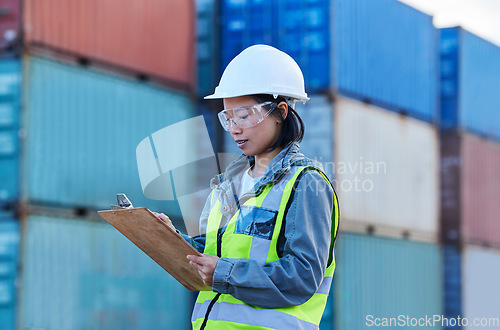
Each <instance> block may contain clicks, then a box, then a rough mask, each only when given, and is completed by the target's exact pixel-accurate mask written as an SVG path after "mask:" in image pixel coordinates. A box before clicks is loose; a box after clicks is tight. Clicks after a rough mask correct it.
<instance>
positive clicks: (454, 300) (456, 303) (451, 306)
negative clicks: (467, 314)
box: [442, 245, 463, 330]
mask: <svg viewBox="0 0 500 330" xmlns="http://www.w3.org/2000/svg"><path fill="white" fill-rule="evenodd" d="M442 251H443V269H444V271H443V275H444V316H445V317H446V318H448V319H451V318H454V319H458V317H459V316H463V313H462V292H461V290H462V271H461V270H462V262H461V261H462V256H461V255H460V250H459V249H458V248H457V247H456V246H453V245H444V246H443V249H442ZM443 328H444V329H446V330H452V329H453V330H455V329H457V330H458V329H460V326H459V325H457V324H454V323H451V322H449V323H447V324H446V323H445V324H444V327H443Z"/></svg>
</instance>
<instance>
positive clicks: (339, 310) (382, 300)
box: [331, 234, 443, 330]
mask: <svg viewBox="0 0 500 330" xmlns="http://www.w3.org/2000/svg"><path fill="white" fill-rule="evenodd" d="M336 254H337V256H338V257H337V268H336V270H335V276H334V285H333V289H332V292H331V294H333V295H335V304H334V308H335V311H334V319H335V329H336V330H344V329H345V330H351V329H365V328H370V327H373V326H377V325H378V326H380V325H381V324H382V323H383V322H384V321H383V319H384V318H387V319H389V318H396V320H398V318H399V317H400V315H402V316H403V318H404V319H405V322H408V323H407V326H411V324H410V323H409V322H414V321H412V320H409V321H407V318H406V316H408V317H409V318H410V319H419V318H422V317H425V316H426V315H427V316H429V317H432V315H442V299H443V287H442V269H441V267H442V266H441V265H442V258H441V254H440V251H439V248H438V246H436V245H433V244H427V243H420V242H412V241H407V240H397V239H390V238H382V237H375V236H365V235H357V234H341V235H340V236H339V241H338V243H337V247H336ZM398 321H399V320H398ZM387 322H393V323H392V326H391V327H390V328H391V329H393V328H396V325H397V323H394V321H390V320H387ZM434 325H435V326H434V327H433V326H428V325H427V324H426V326H425V329H441V328H442V327H441V324H440V323H439V324H434ZM399 326H401V324H399ZM413 326H415V325H413ZM388 328H389V327H388Z"/></svg>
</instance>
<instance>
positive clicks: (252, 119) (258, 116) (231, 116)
mask: <svg viewBox="0 0 500 330" xmlns="http://www.w3.org/2000/svg"><path fill="white" fill-rule="evenodd" d="M276 106H277V104H276V103H275V102H264V103H260V104H256V105H252V106H250V107H238V108H233V109H226V110H222V111H221V112H219V121H220V124H221V125H222V127H223V128H224V129H225V130H226V131H229V130H230V129H231V127H232V124H234V125H236V126H238V127H239V128H248V127H252V126H255V125H257V124H258V123H260V122H262V121H263V120H264V119H265V118H266V117H267V116H268V115H269V114H270V113H271V112H273V110H274V109H276Z"/></svg>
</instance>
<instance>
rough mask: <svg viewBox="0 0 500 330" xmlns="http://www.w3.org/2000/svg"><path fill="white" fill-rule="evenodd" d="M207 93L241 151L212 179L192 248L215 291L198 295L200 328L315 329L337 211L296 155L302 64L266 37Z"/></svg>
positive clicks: (327, 187) (318, 177)
mask: <svg viewBox="0 0 500 330" xmlns="http://www.w3.org/2000/svg"><path fill="white" fill-rule="evenodd" d="M206 98H207V99H220V98H222V99H223V103H224V109H225V110H223V111H221V112H220V113H219V119H220V122H221V124H222V126H223V128H224V129H225V130H226V131H229V132H230V134H231V136H232V137H233V139H234V140H235V143H236V144H237V145H238V147H239V148H240V149H241V150H242V152H243V154H242V155H241V156H240V157H239V158H237V159H236V160H235V161H233V162H232V163H231V164H229V165H228V167H227V169H226V171H225V172H224V173H222V174H219V175H218V176H216V177H215V178H213V179H212V180H211V183H210V185H211V188H212V193H211V194H210V196H209V197H208V199H207V202H206V205H205V208H204V210H203V212H202V215H201V219H200V229H201V232H202V235H201V236H199V237H195V238H191V237H187V236H185V239H186V240H187V241H188V242H190V243H191V244H192V245H193V246H194V247H195V248H196V249H197V250H198V251H200V252H202V253H203V257H197V256H188V259H189V260H190V264H191V265H193V267H196V268H197V269H198V272H199V273H200V275H201V277H202V278H203V281H204V282H205V284H207V285H209V286H211V287H212V291H202V292H200V293H199V295H198V299H197V301H196V305H195V308H194V310H193V316H192V322H193V328H194V329H231V328H237V329H246V328H250V329H260V328H262V329H284V328H289V329H317V328H318V325H319V322H320V320H321V316H322V314H323V311H324V308H325V305H326V300H327V295H328V292H329V289H330V284H331V279H332V276H333V271H334V268H335V261H334V255H333V245H334V241H335V236H336V233H337V228H338V221H339V210H338V203H337V198H336V195H335V192H334V190H333V187H332V186H331V183H330V182H329V181H328V179H327V177H326V176H325V175H324V174H323V172H322V166H321V164H319V163H318V162H316V161H313V160H311V159H309V158H307V157H305V156H304V155H303V154H301V153H299V144H298V142H300V141H301V139H302V137H303V134H304V131H303V129H304V128H303V122H302V120H301V119H300V117H299V116H298V114H297V113H296V112H295V110H294V109H293V106H294V104H295V102H296V101H302V102H305V101H307V100H308V98H307V94H306V93H305V90H304V80H303V76H302V72H301V71H300V68H299V67H298V65H297V64H296V63H295V61H294V60H293V59H292V58H291V57H290V56H288V55H287V54H285V53H283V52H281V51H279V50H277V49H275V48H273V47H270V46H265V45H255V46H252V47H249V48H247V49H246V50H244V51H243V52H242V53H240V54H239V55H238V56H237V57H235V58H234V59H233V60H232V61H231V63H229V65H228V66H227V68H226V70H225V71H224V73H223V75H222V78H221V81H220V83H219V86H218V87H217V88H216V90H215V93H214V94H213V95H210V96H207V97H206Z"/></svg>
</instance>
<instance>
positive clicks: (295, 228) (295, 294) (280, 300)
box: [212, 170, 334, 308]
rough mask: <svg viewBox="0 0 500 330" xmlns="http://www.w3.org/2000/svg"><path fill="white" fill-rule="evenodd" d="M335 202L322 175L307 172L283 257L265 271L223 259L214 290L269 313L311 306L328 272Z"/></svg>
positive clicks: (294, 205)
mask: <svg viewBox="0 0 500 330" xmlns="http://www.w3.org/2000/svg"><path fill="white" fill-rule="evenodd" d="M333 199H334V193H333V189H332V188H331V186H330V185H329V183H328V182H327V181H326V180H325V179H324V178H323V177H322V176H321V174H320V173H318V172H317V171H314V170H311V171H306V172H304V174H303V175H302V177H301V178H300V181H299V183H298V186H297V189H296V191H295V194H294V196H293V200H292V203H291V204H290V207H289V209H288V213H287V214H286V217H285V219H284V221H285V223H284V225H285V232H284V235H285V240H284V245H283V247H282V249H283V252H282V256H281V257H280V258H279V259H278V260H276V261H273V262H269V263H266V264H265V265H264V266H261V265H259V264H257V262H256V261H254V260H251V259H231V258H221V259H219V261H218V263H217V266H216V268H215V272H214V277H213V286H212V289H213V291H215V292H219V293H227V294H231V295H232V296H233V297H235V298H237V299H239V300H242V301H244V302H246V303H248V304H251V305H255V306H258V307H264V308H280V307H287V306H295V305H300V304H302V303H304V302H306V301H307V300H308V299H309V298H311V297H312V295H313V294H314V293H315V292H316V291H317V290H318V288H319V286H320V285H321V282H322V281H323V277H324V274H325V270H326V267H327V262H328V257H329V251H330V241H331V225H332V211H333V209H332V208H333V205H334V203H333ZM282 244H283V243H282ZM279 250H280V249H279V248H278V251H279Z"/></svg>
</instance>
